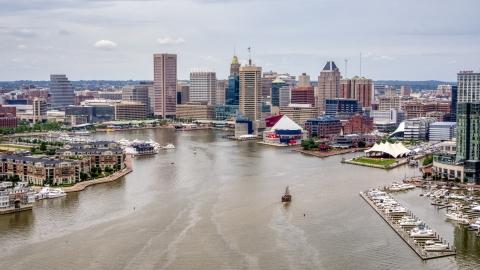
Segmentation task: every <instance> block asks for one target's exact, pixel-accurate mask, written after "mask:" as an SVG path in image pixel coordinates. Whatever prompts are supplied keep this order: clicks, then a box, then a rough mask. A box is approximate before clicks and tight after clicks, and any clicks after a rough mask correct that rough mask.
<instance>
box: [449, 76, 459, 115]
mask: <svg viewBox="0 0 480 270" xmlns="http://www.w3.org/2000/svg"><path fill="white" fill-rule="evenodd" d="M457 99H458V88H457V86H456V85H453V86H452V106H451V110H450V115H451V116H450V119H451V120H450V121H452V122H457V103H458V101H457Z"/></svg>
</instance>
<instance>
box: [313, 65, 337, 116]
mask: <svg viewBox="0 0 480 270" xmlns="http://www.w3.org/2000/svg"><path fill="white" fill-rule="evenodd" d="M341 78H342V77H341V76H340V70H339V69H338V68H337V66H336V65H335V62H333V61H328V62H327V63H325V66H324V67H323V69H322V71H320V76H318V111H319V114H325V100H327V99H329V98H338V92H339V88H340V79H341Z"/></svg>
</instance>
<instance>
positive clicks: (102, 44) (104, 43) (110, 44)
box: [93, 39, 117, 50]
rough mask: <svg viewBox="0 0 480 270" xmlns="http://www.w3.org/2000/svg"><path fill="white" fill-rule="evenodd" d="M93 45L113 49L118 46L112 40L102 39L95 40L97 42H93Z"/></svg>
mask: <svg viewBox="0 0 480 270" xmlns="http://www.w3.org/2000/svg"><path fill="white" fill-rule="evenodd" d="M93 46H94V47H95V48H99V49H104V50H113V49H114V48H115V47H117V44H116V43H114V42H112V41H110V40H104V39H102V40H100V41H97V42H95V44H93Z"/></svg>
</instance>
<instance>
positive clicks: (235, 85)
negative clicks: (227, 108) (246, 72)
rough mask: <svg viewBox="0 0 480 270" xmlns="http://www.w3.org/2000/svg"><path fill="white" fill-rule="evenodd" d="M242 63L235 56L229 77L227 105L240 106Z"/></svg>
mask: <svg viewBox="0 0 480 270" xmlns="http://www.w3.org/2000/svg"><path fill="white" fill-rule="evenodd" d="M239 78H240V63H239V62H238V58H237V56H236V55H234V56H233V59H232V63H231V64H230V76H228V90H227V100H226V101H225V103H226V104H227V105H238V104H240V85H239Z"/></svg>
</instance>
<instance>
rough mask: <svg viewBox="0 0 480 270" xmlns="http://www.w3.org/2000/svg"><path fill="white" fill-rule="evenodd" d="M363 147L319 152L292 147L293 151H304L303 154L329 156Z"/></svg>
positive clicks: (357, 150) (351, 151) (361, 149)
mask: <svg viewBox="0 0 480 270" xmlns="http://www.w3.org/2000/svg"><path fill="white" fill-rule="evenodd" d="M365 149H366V148H348V149H345V150H339V151H329V152H320V151H309V150H303V149H302V148H297V149H293V151H297V152H300V153H304V154H307V155H311V156H316V157H330V156H336V155H342V154H346V153H354V152H360V151H363V150H365Z"/></svg>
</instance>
